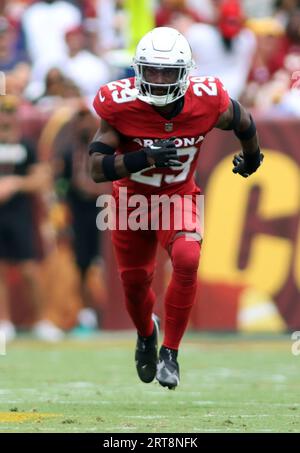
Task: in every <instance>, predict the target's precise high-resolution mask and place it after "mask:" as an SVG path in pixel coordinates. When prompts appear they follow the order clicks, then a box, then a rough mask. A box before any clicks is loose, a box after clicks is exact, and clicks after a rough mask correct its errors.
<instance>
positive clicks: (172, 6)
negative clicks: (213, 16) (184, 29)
mask: <svg viewBox="0 0 300 453" xmlns="http://www.w3.org/2000/svg"><path fill="white" fill-rule="evenodd" d="M178 13H181V14H185V15H187V16H189V17H191V19H193V20H194V21H195V22H200V21H202V20H203V17H202V16H201V14H199V13H198V12H197V11H196V10H195V9H193V8H190V7H189V6H187V4H186V1H185V0H160V2H159V7H158V9H157V11H156V14H155V23H156V27H165V26H167V24H169V23H170V22H171V21H172V19H173V17H174V14H178Z"/></svg>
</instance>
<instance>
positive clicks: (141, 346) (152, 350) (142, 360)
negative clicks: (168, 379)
mask: <svg viewBox="0 0 300 453" xmlns="http://www.w3.org/2000/svg"><path fill="white" fill-rule="evenodd" d="M152 319H153V321H154V330H153V333H152V335H151V336H150V337H142V336H141V335H139V334H138V337H137V342H136V349H135V364H136V370H137V373H138V375H139V378H140V380H141V381H143V382H146V383H149V382H152V381H153V379H154V378H155V375H156V365H157V341H158V334H159V318H158V317H157V316H155V315H152Z"/></svg>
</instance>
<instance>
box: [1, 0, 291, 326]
mask: <svg viewBox="0 0 300 453" xmlns="http://www.w3.org/2000/svg"><path fill="white" fill-rule="evenodd" d="M4 3H5V2H4ZM25 3H26V2H7V9H6V12H9V13H11V11H13V13H14V14H15V16H14V17H16V13H15V11H14V9H13V8H12V5H13V4H15V5H17V6H18V7H19V8H21V6H22V7H23V8H24V4H25ZM29 3H31V2H29ZM73 3H75V4H76V2H73ZM79 3H80V5H76V7H78V6H80V7H81V8H82V7H83V4H84V6H85V7H86V10H82V14H83V17H84V15H87V17H85V19H84V21H85V22H84V21H83V24H85V25H86V23H87V22H86V21H87V20H90V21H92V20H95V18H94V17H93V18H91V17H89V15H91V16H93V14H94V13H91V12H90V11H89V10H88V7H90V8H91V7H92V6H93V5H92V4H95V3H97V2H79ZM104 3H105V2H104ZM108 3H110V4H111V5H112V4H113V3H114V2H108ZM117 3H118V4H117V5H116V4H114V7H115V8H116V10H115V12H116V11H118V13H119V14H120V17H121V16H122V15H123V16H122V20H124V21H125V19H126V21H127V22H126V26H125V25H124V28H123V29H122V26H123V25H122V26H121V27H120V29H121V32H122V33H123V35H122V39H120V42H121V43H122V44H120V48H116V47H114V48H113V46H112V47H111V48H109V49H106V53H105V52H104V51H103V55H101V58H102V57H103V58H104V59H105V60H106V63H107V62H108V61H110V62H111V68H110V69H111V72H110V75H111V77H113V76H116V75H118V76H122V75H124V73H126V71H128V70H129V69H128V62H129V61H130V57H131V52H132V50H133V49H134V46H135V44H136V42H137V41H138V39H139V38H140V37H141V36H142V35H143V34H144V33H145V32H146V31H147V30H149V29H151V27H152V26H153V25H154V24H155V21H157V20H158V15H157V9H158V7H159V2H150V1H146V0H144V1H139V2H136V1H134V0H128V1H125V2H117ZM187 3H188V5H187V4H186V5H184V2H180V1H177V2H176V1H174V2H161V7H162V8H163V7H166V5H167V9H168V8H169V10H171V11H173V12H174V11H177V10H178V11H179V13H180V14H181V13H183V12H182V9H183V8H187V7H189V8H194V12H197V14H199V15H200V16H201V12H202V11H203V12H205V14H207V20H206V21H207V22H209V21H211V20H212V19H211V17H210V16H209V11H211V10H210V9H209V8H208V7H207V5H205V4H209V3H210V2H205V1H203V2H200V3H199V4H198V9H197V10H196V8H195V5H196V3H197V2H187ZM211 3H213V4H214V6H216V5H217V4H218V2H211ZM219 3H220V2H219ZM233 3H234V2H233ZM273 3H274V2H271V1H266V2H260V3H258V2H247V1H246V2H243V4H244V7H245V11H246V12H247V13H248V22H246V24H247V26H248V27H249V28H251V29H252V31H253V32H254V33H255V34H256V39H257V49H256V52H259V45H260V44H261V42H263V39H267V38H269V39H271V38H273V39H275V38H276V39H277V38H278V35H279V36H280V37H282V36H284V32H283V31H281V32H279V31H278V30H279V29H280V20H279V19H280V15H279V12H278V9H277V10H276V9H274V5H273ZM279 3H280V2H279ZM282 3H284V2H282ZM296 3H297V2H295V5H294V6H295V7H296ZM21 4H22V5H21ZM202 4H203V9H201V8H202ZM169 5H171V7H170V6H169ZM199 5H200V6H199ZM94 6H95V5H94ZM9 7H10V8H9ZM210 8H211V5H210ZM277 8H279V7H278V6H277ZM16 9H17V8H16ZM279 9H280V8H279ZM282 10H283V8H282ZM120 11H121V13H120ZM178 11H177V13H178ZM4 12H5V10H3V14H4ZM155 12H156V15H155ZM179 13H178V14H179ZM205 14H203V15H204V16H205ZM276 14H277V16H276ZM266 15H268V18H265V16H266ZM249 17H250V20H249ZM124 18H125V19H124ZM18 19H19V21H21V22H22V16H19V18H18ZM176 19H177V18H176ZM9 20H11V19H10V18H9ZM260 21H261V22H260ZM263 21H264V22H263ZM276 21H277V22H276ZM11 23H12V24H13V26H14V27H17V26H18V25H16V24H15V23H14V22H13V21H11ZM128 24H130V25H129V26H128ZM262 24H263V25H262ZM281 26H282V25H281ZM261 27H263V28H264V30H265V32H262V28H261ZM282 27H283V26H282ZM75 29H76V27H75ZM282 30H283V28H282ZM119 32H120V31H119ZM71 33H72V30H71ZM261 46H262V47H263V44H261ZM253 62H255V58H254V57H253ZM299 67H300V66H299ZM296 69H297V68H296ZM83 70H84V69H83ZM288 70H290V69H288ZM288 70H286V71H287V72H288ZM4 72H5V71H4ZM11 72H12V71H10V72H8V74H7V77H8V78H9V77H10V76H11ZM252 72H253V68H252ZM274 74H275V75H274V76H273V79H272V77H270V78H269V79H268V80H267V81H266V83H265V85H264V84H261V85H259V90H260V91H261V92H262V95H264V94H265V93H266V92H265V91H263V90H264V89H265V86H266V85H267V83H269V86H271V88H272V89H273V91H272V89H270V90H271V91H272V93H271V94H269V98H268V99H267V101H266V104H267V105H268V109H267V108H264V106H263V104H262V103H261V100H260V99H259V100H257V102H256V101H253V99H252V101H253V102H252V104H251V99H250V101H249V96H250V95H249V92H250V93H251V92H252V91H251V90H253V88H252V85H251V84H253V83H254V82H253V81H255V77H253V76H252V78H251V71H249V74H248V82H247V83H246V84H245V87H244V91H243V93H242V95H241V96H240V98H241V100H242V101H243V100H245V103H246V105H247V102H248V103H249V105H250V107H249V108H250V109H252V112H253V114H254V116H255V119H256V121H257V126H258V131H259V134H260V138H261V147H262V148H263V150H264V153H265V163H264V165H263V167H262V169H261V170H260V171H259V172H258V173H257V174H255V175H254V176H253V177H251V178H249V180H247V181H244V180H241V179H239V178H237V177H235V176H234V175H232V174H231V156H232V155H233V154H234V153H235V152H237V151H238V150H239V145H238V142H237V141H236V140H235V139H234V137H233V136H232V134H230V133H222V132H219V131H213V132H212V133H211V135H210V136H209V137H208V138H207V139H206V141H205V143H204V146H203V151H202V155H201V158H200V160H199V169H198V175H197V177H198V179H199V181H200V185H201V187H202V188H203V189H204V193H205V242H204V247H203V253H202V259H201V265H200V268H199V289H198V293H197V303H196V305H195V307H194V310H193V313H192V316H191V321H190V327H191V328H192V329H196V330H214V331H215V330H218V331H219V330H220V331H224V330H225V331H236V330H237V331H271V332H283V331H286V330H287V329H288V330H296V329H297V328H299V327H300V304H299V302H300V232H299V227H298V225H299V206H300V178H299V159H300V157H299V156H300V155H299V149H298V143H297V142H298V140H297V129H298V121H299V120H298V119H297V115H298V112H297V109H295V111H292V109H290V110H288V108H287V107H286V105H285V104H284V102H282V103H281V102H280V101H281V100H284V95H285V94H286V93H288V92H290V88H291V85H290V84H288V85H287V86H286V87H285V88H286V91H285V92H283V88H282V86H280V87H278V86H277V85H276V86H274V87H272V83H273V84H274V80H277V79H276V77H278V76H277V75H276V73H274ZM289 76H290V78H291V76H292V74H291V73H290V74H289ZM11 87H12V91H13V92H12V93H10V92H9V90H10V88H11ZM25 88H26V87H25ZM247 89H248V92H247ZM14 90H15V92H14ZM294 91H295V90H294ZM16 93H17V90H16V89H15V88H14V85H13V84H10V82H8V85H7V92H6V96H3V97H2V98H3V102H6V101H7V102H10V96H11V95H12V96H14V97H15V96H16ZM28 93H29V92H28V91H26V89H25V90H24V91H23V93H21V95H22V96H24V98H22V99H19V100H18V102H19V103H20V109H19V117H20V121H21V125H22V129H23V132H24V135H25V136H27V137H29V138H30V139H31V140H33V141H34V142H35V143H36V145H37V149H38V154H39V159H40V160H41V161H44V162H45V161H46V162H51V161H52V160H53V159H54V158H56V157H57V156H58V155H59V152H60V151H59V150H60V149H62V148H63V146H62V143H61V142H63V144H65V142H66V138H65V133H64V132H65V131H66V130H68V128H69V130H70V127H72V118H73V117H74V114H76V112H78V111H80V109H83V110H85V109H88V107H89V105H90V104H89V99H88V96H87V97H86V98H84V97H81V98H80V101H78V99H79V98H78V99H77V101H78V102H77V101H76V102H73V98H72V99H70V101H69V100H68V101H67V100H66V101H64V102H63V103H61V102H58V103H57V104H55V103H53V104H52V105H51V106H50V108H45V107H44V106H43V105H40V106H39V105H37V104H36V103H34V102H29V99H30V96H29V94H28ZM245 93H246V94H245ZM26 96H27V98H26ZM297 96H298V94H297V93H296V94H295V99H297ZM24 99H25V100H24ZM255 102H256V103H255ZM282 106H283V107H282ZM280 107H281V108H280ZM93 120H94V121H95V125H94V126H95V128H96V119H93ZM70 124H71V126H70ZM62 136H63V139H62V138H61V137H62ZM62 186H63V182H62V181H61V179H58V180H56V181H54V186H53V188H52V190H51V191H50V192H49V193H48V194H42V196H41V195H37V196H36V197H35V200H34V208H35V209H34V218H35V223H36V238H37V245H38V247H39V251H40V265H41V269H42V277H41V278H42V279H43V285H44V286H43V287H44V294H45V298H46V299H47V303H46V316H47V318H49V319H51V320H52V321H53V322H54V323H55V324H56V325H57V326H59V327H60V328H62V329H64V330H70V329H72V328H74V327H76V325H77V323H78V319H77V315H78V312H79V311H80V309H81V308H82V300H81V297H80V295H79V291H78V287H79V275H78V270H77V269H76V264H75V261H74V256H73V252H72V238H71V237H72V233H71V234H70V223H69V214H68V207H67V204H66V202H65V200H64V199H63V197H60V194H61V187H62ZM102 244H103V245H102V249H101V266H100V267H99V262H97V263H96V264H95V265H93V266H92V267H91V268H90V270H89V272H88V275H87V281H88V283H87V284H88V287H89V290H90V292H91V294H92V300H93V304H94V305H93V307H94V308H95V309H96V311H97V312H98V316H99V319H98V320H99V327H100V328H101V329H109V330H110V329H124V328H125V329H127V328H131V327H132V326H131V323H130V321H129V318H128V316H127V314H126V313H125V310H124V306H123V296H122V291H121V287H120V283H119V279H118V275H117V272H116V266H115V262H114V257H113V253H112V250H111V243H110V237H109V233H104V235H103V238H102ZM169 274H170V267H169V263H168V261H167V259H166V256H164V254H163V253H162V252H161V253H160V255H159V259H158V266H157V272H156V280H155V289H156V292H157V295H158V308H157V311H158V313H159V314H160V315H161V316H163V310H162V299H163V294H164V289H165V288H166V285H167V282H168V278H169ZM54 282H55V284H54ZM8 283H9V285H10V289H11V296H12V297H11V309H12V319H13V321H14V323H15V324H16V325H17V326H18V327H20V328H28V327H29V326H30V325H31V323H32V319H33V318H32V316H33V313H32V307H31V305H30V301H29V300H27V299H26V297H25V295H23V294H24V292H22V291H20V288H22V285H23V282H22V279H21V277H20V275H19V273H18V269H17V267H15V268H13V269H11V270H10V273H9V275H8ZM46 296H47V297H46Z"/></svg>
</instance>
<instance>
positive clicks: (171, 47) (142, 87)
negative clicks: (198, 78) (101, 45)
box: [133, 27, 194, 106]
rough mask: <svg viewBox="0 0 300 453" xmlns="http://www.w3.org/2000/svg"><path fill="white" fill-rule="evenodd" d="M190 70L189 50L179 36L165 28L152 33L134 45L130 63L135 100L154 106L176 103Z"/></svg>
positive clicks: (185, 85)
mask: <svg viewBox="0 0 300 453" xmlns="http://www.w3.org/2000/svg"><path fill="white" fill-rule="evenodd" d="M193 66H194V64H193V60H192V53H191V48H190V45H189V43H188V42H187V40H186V39H185V37H184V36H183V35H181V34H180V33H179V32H178V31H177V30H175V29H173V28H169V27H158V28H155V29H153V30H152V31H151V32H149V33H147V34H146V35H145V36H144V37H143V38H142V39H141V41H140V42H139V44H138V45H137V49H136V54H135V57H134V60H133V67H134V70H135V75H136V88H137V91H138V95H137V97H138V98H139V99H140V100H142V101H144V102H147V103H148V104H154V105H157V106H163V105H167V104H170V103H172V102H174V101H176V100H177V99H179V98H180V97H182V96H184V94H185V92H186V90H187V88H188V86H189V79H188V76H189V73H190V70H191V69H192V68H193ZM145 73H146V74H147V76H145ZM149 74H150V76H149ZM151 74H152V75H151ZM155 74H156V76H155ZM167 75H168V77H167Z"/></svg>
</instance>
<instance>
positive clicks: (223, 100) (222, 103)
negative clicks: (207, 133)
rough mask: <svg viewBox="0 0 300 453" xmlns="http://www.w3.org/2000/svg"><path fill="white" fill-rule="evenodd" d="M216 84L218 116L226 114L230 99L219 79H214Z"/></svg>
mask: <svg viewBox="0 0 300 453" xmlns="http://www.w3.org/2000/svg"><path fill="white" fill-rule="evenodd" d="M216 84H217V87H218V95H219V114H220V115H221V114H222V113H224V112H226V110H227V109H228V107H229V103H230V98H229V95H228V93H227V91H226V90H225V88H224V86H223V84H222V82H221V81H220V80H219V79H216Z"/></svg>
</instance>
